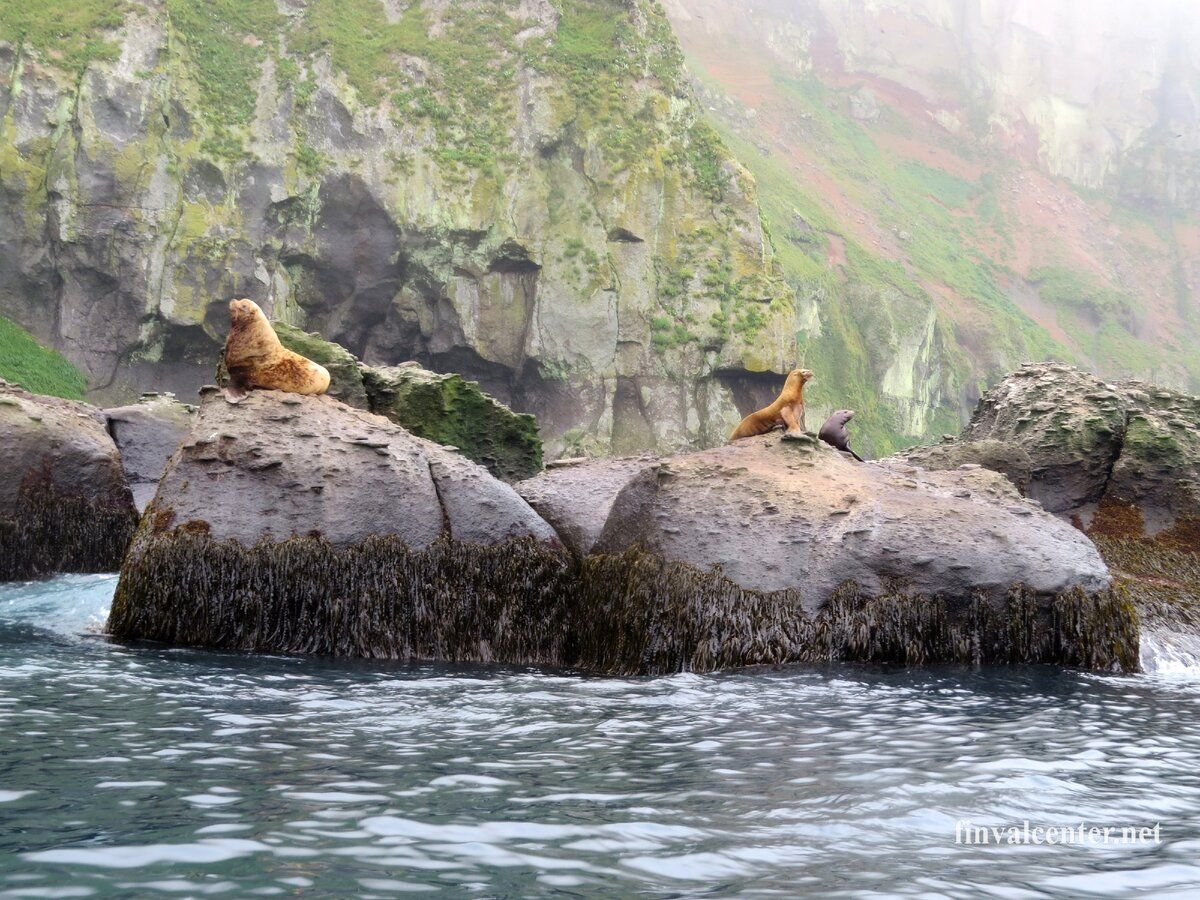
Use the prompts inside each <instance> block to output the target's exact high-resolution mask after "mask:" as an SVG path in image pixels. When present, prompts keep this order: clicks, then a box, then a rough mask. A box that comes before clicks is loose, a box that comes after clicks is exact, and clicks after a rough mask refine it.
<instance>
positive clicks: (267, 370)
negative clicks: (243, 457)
mask: <svg viewBox="0 0 1200 900" xmlns="http://www.w3.org/2000/svg"><path fill="white" fill-rule="evenodd" d="M225 368H226V369H227V370H228V372H229V386H228V387H226V388H225V397H226V399H228V400H229V402H230V403H237V402H238V401H240V400H241V399H242V398H243V397H245V396H246V392H247V391H248V390H250V389H251V388H266V389H267V390H272V391H288V392H290V393H293V394H323V393H325V392H326V391H327V390H329V371H328V370H327V369H326V368H325V367H324V366H320V365H317V364H316V363H315V362H313V361H312V360H311V359H305V358H304V357H303V356H301V355H300V354H299V353H293V352H292V351H291V350H289V349H287V348H286V347H284V346H283V344H281V343H279V338H278V337H276V336H275V329H274V328H272V327H271V323H270V322H269V321H268V320H267V317H266V315H264V313H263V311H262V310H261V309H259V308H258V304H257V303H255V302H254V301H253V300H230V301H229V337H228V338H227V339H226V340H225Z"/></svg>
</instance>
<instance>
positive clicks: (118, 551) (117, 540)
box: [0, 381, 137, 581]
mask: <svg viewBox="0 0 1200 900" xmlns="http://www.w3.org/2000/svg"><path fill="white" fill-rule="evenodd" d="M0 436H2V438H0V581H11V580H13V579H20V578H31V577H34V576H37V575H45V574H49V573H51V572H111V571H114V570H115V569H116V568H117V567H118V566H119V565H120V562H121V557H122V555H123V554H124V552H125V548H126V547H127V546H128V544H129V540H130V538H131V537H132V535H133V530H134V527H135V525H136V524H137V513H136V511H135V509H134V506H133V497H132V496H131V494H130V491H129V487H128V485H127V484H126V483H125V478H124V475H123V473H122V471H121V461H120V459H119V457H118V455H117V448H116V446H115V445H114V444H113V441H112V438H111V437H109V434H108V432H107V431H106V430H105V427H104V419H103V417H102V416H101V414H100V412H99V410H97V409H95V408H94V407H91V406H88V405H87V404H85V403H77V402H74V401H71V400H62V399H59V398H57V397H43V396H38V395H34V394H30V393H27V392H26V391H23V390H21V389H19V388H17V387H15V386H13V385H10V384H8V383H7V382H4V381H0Z"/></svg>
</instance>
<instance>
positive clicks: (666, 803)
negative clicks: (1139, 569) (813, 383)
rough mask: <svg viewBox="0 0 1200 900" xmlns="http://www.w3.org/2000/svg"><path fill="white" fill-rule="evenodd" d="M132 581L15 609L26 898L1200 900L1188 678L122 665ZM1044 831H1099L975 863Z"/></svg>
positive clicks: (4, 642) (14, 678) (82, 580)
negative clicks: (984, 835) (118, 599)
mask: <svg viewBox="0 0 1200 900" xmlns="http://www.w3.org/2000/svg"><path fill="white" fill-rule="evenodd" d="M114 587H115V578H114V577H112V576H71V577H62V578H57V579H54V580H52V581H47V582H40V583H35V584H29V585H9V586H0V897H155V896H162V897H200V896H209V895H213V896H227V897H242V896H307V897H350V896H362V897H391V896H397V895H407V894H433V895H437V896H442V897H501V898H512V897H734V896H736V897H796V896H813V897H897V896H905V897H908V896H911V897H975V896H979V897H1000V898H1023V897H1071V898H1075V897H1090V896H1094V897H1122V896H1129V897H1134V896H1139V897H1140V896H1154V897H1172V896H1174V897H1198V896H1200V682H1197V681H1196V680H1195V675H1194V674H1192V673H1191V672H1189V671H1188V670H1186V667H1181V666H1179V665H1174V666H1173V668H1174V669H1177V670H1178V669H1182V670H1183V671H1184V673H1185V674H1184V675H1182V676H1166V675H1153V676H1141V677H1107V676H1096V675H1089V674H1083V673H1078V672H1061V671H1056V670H1053V669H1049V668H1012V669H991V670H984V671H978V670H972V669H967V668H937V669H929V670H915V671H909V670H903V669H884V668H870V667H855V666H838V667H830V668H823V669H803V670H795V669H791V670H778V671H755V672H747V673H731V674H724V675H714V676H703V677H700V676H695V675H679V676H675V677H668V678H656V679H607V678H587V677H578V676H573V675H570V674H568V673H554V672H541V671H529V670H513V669H499V668H470V667H453V668H452V667H445V666H435V665H401V664H394V663H390V664H389V663H379V662H349V661H328V660H318V659H301V658H288V657H251V656H245V655H237V654H214V653H203V652H197V651H190V650H173V649H165V648H161V647H151V646H123V645H120V644H114V643H111V642H109V641H108V640H106V639H105V638H104V637H102V636H101V635H100V634H99V629H100V627H101V625H102V623H103V621H104V618H105V615H106V612H107V607H108V604H109V602H110V600H111V596H112V591H113V589H114ZM1026 822H1028V823H1029V827H1030V829H1031V832H1030V834H1033V835H1036V834H1037V832H1036V829H1037V828H1039V827H1041V828H1045V827H1051V826H1053V827H1058V826H1071V827H1072V829H1073V834H1075V833H1077V832H1075V831H1074V829H1077V828H1078V826H1079V825H1080V824H1083V825H1084V827H1085V831H1084V834H1088V835H1091V834H1095V835H1096V836H1097V837H1096V839H1095V841H1094V842H1092V843H1083V844H1079V843H1073V844H1068V845H1063V844H1061V843H1059V844H1055V845H1049V844H1046V843H1041V844H1032V843H1030V844H1010V843H1007V840H1006V839H1005V840H1002V842H1001V843H999V844H997V843H996V842H995V841H993V840H990V839H989V843H988V844H986V845H982V844H978V843H976V844H968V843H965V842H963V841H965V840H966V839H967V838H969V837H970V836H971V835H972V834H974V835H975V836H976V837H978V834H979V833H978V832H975V831H974V829H976V828H983V827H985V826H996V827H1005V828H1006V827H1008V826H1016V827H1017V828H1018V829H1019V833H1018V835H1017V836H1018V837H1020V836H1021V835H1023V834H1024V823H1026ZM965 823H969V825H970V828H967V827H966V824H965ZM1154 826H1157V827H1158V832H1157V836H1158V840H1157V841H1156V840H1154V839H1153V837H1152V835H1153V832H1148V837H1147V840H1145V841H1142V840H1141V836H1142V832H1140V831H1138V832H1137V833H1136V835H1137V837H1138V842H1137V843H1133V842H1125V843H1122V842H1120V841H1116V842H1109V843H1103V838H1102V832H1099V831H1098V832H1095V833H1093V832H1090V829H1091V828H1093V827H1095V828H1098V829H1101V828H1104V827H1110V828H1115V829H1117V831H1116V832H1113V835H1114V837H1115V836H1116V835H1117V834H1119V833H1120V829H1122V828H1124V827H1130V828H1143V827H1144V828H1147V829H1151V828H1153V827H1154ZM989 834H994V833H992V832H989ZM1001 834H1002V836H1004V837H1005V838H1007V832H1002V833H1001ZM1059 834H1060V835H1061V837H1062V839H1065V837H1066V834H1065V832H1061V833H1059Z"/></svg>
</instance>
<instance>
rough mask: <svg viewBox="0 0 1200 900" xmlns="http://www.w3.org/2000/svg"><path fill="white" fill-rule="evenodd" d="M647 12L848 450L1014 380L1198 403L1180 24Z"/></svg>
mask: <svg viewBox="0 0 1200 900" xmlns="http://www.w3.org/2000/svg"><path fill="white" fill-rule="evenodd" d="M666 8H667V11H668V14H669V15H670V17H671V20H672V23H673V24H674V26H675V28H676V31H677V33H678V35H679V37H680V40H681V43H682V45H683V47H684V50H685V52H686V53H687V54H688V59H689V64H690V68H691V69H692V71H693V72H694V73H695V75H696V77H697V79H698V82H699V86H700V90H701V91H702V93H703V96H704V99H705V104H706V106H707V107H708V108H709V112H710V114H711V115H712V116H713V120H714V122H715V123H716V125H717V127H718V130H720V131H721V133H722V135H723V136H724V137H725V138H726V140H727V142H728V143H729V145H730V146H731V147H732V148H733V150H734V151H735V152H736V153H737V154H738V157H739V159H741V160H742V161H743V162H744V163H745V164H746V165H747V166H748V167H749V168H750V169H751V171H752V172H753V173H754V175H755V177H756V179H757V180H758V183H759V186H760V191H761V194H762V205H763V214H764V220H765V221H766V222H767V224H768V226H769V228H770V229H771V232H772V234H773V236H774V239H775V244H776V248H777V251H778V254H779V258H780V260H781V261H782V263H783V266H784V270H785V273H786V275H787V277H788V279H789V280H790V281H791V282H792V283H793V284H794V285H796V287H797V289H798V301H797V302H798V309H799V312H798V321H799V323H800V329H801V343H802V351H803V353H804V354H806V358H805V362H806V363H807V364H809V365H810V366H811V367H812V368H816V369H821V368H822V367H826V368H829V367H830V366H831V365H832V369H833V370H832V371H831V372H830V373H829V378H828V379H827V381H826V384H825V387H826V388H829V389H832V390H831V395H824V396H822V395H821V394H819V393H817V394H815V395H814V399H815V400H817V401H818V402H820V403H823V404H825V405H826V406H837V405H849V406H854V407H856V408H858V409H859V413H860V414H859V418H858V419H857V420H856V421H857V422H859V423H861V426H860V427H862V428H864V429H866V430H867V434H866V441H865V446H866V448H867V450H868V451H869V452H873V453H875V454H882V453H884V452H886V451H887V450H888V448H891V447H895V446H896V445H897V444H900V443H904V442H906V441H907V442H911V441H912V440H913V439H914V438H916V437H920V436H922V435H924V434H929V433H934V434H936V433H937V432H939V431H942V430H945V431H957V426H954V427H949V426H950V424H951V423H952V422H953V421H954V420H955V419H960V418H961V419H965V417H966V415H967V414H969V412H970V410H971V409H972V408H973V406H974V404H975V401H976V400H977V399H978V397H979V394H980V392H981V390H982V389H983V388H984V387H986V386H987V385H989V384H992V383H995V382H996V381H998V380H999V379H1000V378H1001V377H1003V375H1004V373H1005V372H1007V371H1010V370H1012V369H1013V368H1015V367H1017V366H1018V365H1020V364H1021V363H1022V362H1025V361H1027V360H1030V359H1050V358H1054V359H1067V360H1069V361H1072V362H1075V363H1077V364H1079V365H1081V366H1083V367H1085V368H1088V369H1091V370H1092V371H1095V372H1098V373H1099V374H1100V375H1101V376H1102V377H1104V378H1122V379H1126V378H1140V379H1144V380H1148V381H1152V382H1154V383H1157V384H1161V385H1164V386H1168V387H1172V388H1175V389H1178V390H1190V391H1195V390H1196V389H1197V388H1200V354H1198V353H1197V350H1196V348H1197V347H1198V346H1200V222H1198V221H1197V218H1196V214H1195V210H1196V208H1197V203H1198V201H1200V54H1198V51H1197V47H1200V40H1198V39H1200V16H1197V14H1196V11H1195V7H1194V4H1190V3H1187V2H1184V0H1148V2H1146V3H1138V4H1129V3H1121V2H1117V0H1102V2H1097V3H1080V2H1075V0H1004V2H994V0H962V2H960V0H913V2H909V0H765V2H758V3H754V4H753V5H751V6H746V5H743V4H734V3H730V2H728V0H670V2H668V3H667V4H666Z"/></svg>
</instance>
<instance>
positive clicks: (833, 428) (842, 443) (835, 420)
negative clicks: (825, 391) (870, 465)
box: [819, 409, 863, 462]
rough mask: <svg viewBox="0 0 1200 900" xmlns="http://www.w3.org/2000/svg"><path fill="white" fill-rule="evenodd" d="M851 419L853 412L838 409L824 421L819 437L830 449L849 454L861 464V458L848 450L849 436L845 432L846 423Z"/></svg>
mask: <svg viewBox="0 0 1200 900" xmlns="http://www.w3.org/2000/svg"><path fill="white" fill-rule="evenodd" d="M853 418H854V410H852V409H839V410H838V411H837V412H835V413H834V414H833V415H832V416H830V417H829V418H828V419H826V420H825V424H824V425H822V426H821V433H820V435H819V437H820V438H821V440H823V441H824V442H825V443H827V444H829V445H830V446H831V447H836V448H837V449H838V450H841V451H843V452H845V453H849V454H850V455H851V456H853V457H854V458H855V459H857V460H858V461H859V462H863V458H862V457H861V456H859V455H858V454H857V453H855V452H854V451H853V450H851V449H850V434H849V432H847V431H846V423H847V422H849V421H850V420H851V419H853Z"/></svg>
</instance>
